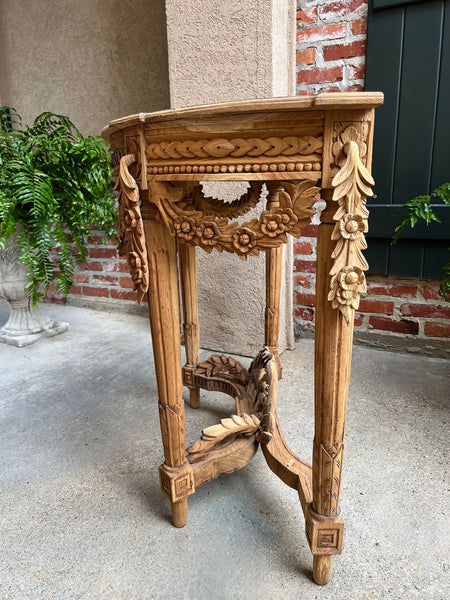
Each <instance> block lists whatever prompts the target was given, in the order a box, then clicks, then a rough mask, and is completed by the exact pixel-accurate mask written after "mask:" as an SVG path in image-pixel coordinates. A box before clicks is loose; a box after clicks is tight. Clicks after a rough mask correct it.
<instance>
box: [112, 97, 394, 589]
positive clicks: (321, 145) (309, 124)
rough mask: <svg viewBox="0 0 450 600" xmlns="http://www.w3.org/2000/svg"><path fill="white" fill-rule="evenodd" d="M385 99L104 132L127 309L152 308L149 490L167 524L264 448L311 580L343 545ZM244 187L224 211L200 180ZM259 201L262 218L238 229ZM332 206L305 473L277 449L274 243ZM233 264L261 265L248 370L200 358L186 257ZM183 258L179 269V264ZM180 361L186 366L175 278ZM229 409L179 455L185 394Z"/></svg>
mask: <svg viewBox="0 0 450 600" xmlns="http://www.w3.org/2000/svg"><path fill="white" fill-rule="evenodd" d="M382 102H383V96H382V94H380V93H336V94H329V93H327V94H320V95H318V96H314V97H296V98H277V99H271V100H255V101H244V102H233V103H227V104H217V105H212V106H202V107H192V108H186V109H180V110H169V111H163V112H158V113H152V114H138V115H133V116H129V117H125V118H123V119H118V120H116V121H113V122H112V123H110V125H109V126H108V127H107V128H106V129H105V130H104V132H103V135H104V137H105V138H106V139H109V141H110V142H111V146H112V149H113V151H114V157H115V163H116V165H117V169H116V176H117V184H116V185H117V189H118V192H119V204H120V223H121V231H120V233H121V235H123V236H124V237H125V238H126V240H125V247H126V250H125V251H126V253H127V256H128V263H129V266H130V272H131V277H132V279H133V282H134V287H135V290H136V291H137V296H138V301H139V302H142V301H143V300H144V298H146V297H147V299H148V305H149V313H150V325H151V333H152V340H153V352H154V359H155V369H156V376H157V383H158V395H159V410H160V422H161V433H162V441H163V446H164V463H163V464H162V465H161V467H160V469H159V472H160V482H161V489H162V491H163V493H164V494H165V495H166V496H167V497H168V498H169V500H170V502H171V507H172V520H173V523H174V525H175V526H177V527H182V526H184V525H185V524H186V521H187V498H188V496H190V495H191V494H193V493H194V492H195V489H196V488H198V487H199V486H200V485H203V484H204V483H206V482H208V481H209V480H211V479H213V478H215V477H218V476H220V475H222V474H225V473H231V472H232V471H234V470H235V469H238V468H240V467H242V466H244V465H245V464H246V463H247V462H248V461H249V460H251V458H252V457H253V456H254V454H255V452H256V450H257V448H258V446H259V445H261V447H262V451H263V453H264V456H265V458H266V461H267V464H268V465H269V467H270V469H271V470H272V471H273V472H274V473H275V474H276V475H278V477H280V478H281V479H282V480H283V481H284V482H285V483H286V484H287V485H288V486H290V487H292V488H294V489H296V490H298V494H299V497H300V502H301V507H302V509H303V513H304V516H305V523H306V537H307V540H308V543H309V545H310V548H311V552H312V553H313V555H314V567H313V574H314V579H315V581H316V582H317V583H319V584H325V583H327V582H328V581H329V580H330V576H331V558H332V555H333V554H339V553H340V552H341V548H342V537H343V527H344V524H343V521H342V519H341V515H340V512H339V492H340V486H341V475H342V460H343V454H344V425H345V416H346V404H347V395H348V386H349V375H350V362H351V352H352V336H353V318H354V311H355V309H357V308H358V304H359V296H360V294H361V293H364V292H365V291H366V283H365V276H364V271H365V270H366V269H367V268H368V266H367V263H366V261H365V259H364V257H363V254H362V250H363V249H364V248H365V247H366V242H365V239H364V233H365V232H366V231H367V217H368V212H367V210H366V208H365V203H366V197H367V196H371V195H372V191H371V186H372V185H373V180H372V177H371V175H370V166H371V151H372V137H373V123H374V108H375V107H377V106H378V105H380V104H381V103H382ZM230 180H231V181H236V180H245V181H248V182H249V187H248V190H247V193H245V194H244V195H243V196H241V197H240V198H238V199H236V200H235V201H234V202H231V203H227V202H223V201H222V200H219V199H215V198H208V197H206V196H205V195H204V194H203V191H202V186H201V183H200V182H201V181H230ZM263 183H265V184H266V186H267V189H268V192H269V193H268V197H267V201H266V206H265V210H264V211H263V212H262V214H261V215H260V217H259V219H251V220H248V221H247V222H244V223H243V224H241V225H238V223H237V222H236V218H237V217H239V216H242V215H245V214H246V213H247V212H248V211H249V210H250V209H251V208H252V207H254V206H256V204H257V203H258V202H259V201H260V192H261V187H262V184H263ZM319 191H320V193H321V196H322V198H323V199H324V200H326V202H327V206H326V209H325V210H324V211H323V212H322V215H321V225H320V226H319V233H318V240H317V283H316V333H315V436H314V443H313V463H312V467H311V465H309V464H308V463H307V462H305V461H303V460H301V459H300V458H298V457H297V456H296V455H295V454H294V453H293V452H292V451H291V450H290V449H289V447H288V445H287V444H286V441H285V439H284V437H283V434H282V431H281V427H280V424H279V421H278V418H277V414H276V409H275V407H276V401H277V388H278V380H279V378H280V376H281V362H280V357H279V353H278V330H279V301H280V288H281V266H282V252H283V244H284V243H285V242H286V241H287V235H293V236H295V237H300V235H301V229H302V227H304V226H306V225H307V224H309V223H310V219H311V217H312V215H313V210H312V205H313V203H314V201H315V196H316V194H317V193H318V192H319ZM196 246H197V247H199V248H201V249H202V250H205V251H206V252H209V253H212V256H211V260H214V258H213V255H214V252H216V251H220V252H222V251H225V252H232V253H235V254H237V255H238V256H240V257H241V258H243V259H247V257H250V260H255V258H254V257H257V256H258V255H259V253H260V252H261V251H262V252H265V255H266V313H265V347H264V348H263V349H262V350H261V352H260V353H259V354H258V356H257V357H256V358H255V359H254V361H253V363H252V365H251V366H250V368H249V369H248V370H247V369H245V368H244V367H243V366H242V365H241V364H240V363H238V362H236V361H235V360H234V359H233V358H231V357H226V356H223V355H222V356H218V355H213V356H211V357H210V358H209V359H208V360H207V361H204V362H199V327H198V309H197V281H196V263H195V247H196ZM177 254H178V257H179V272H178V267H177ZM179 279H180V281H181V290H182V300H183V315H184V319H183V326H184V338H185V344H186V357H187V364H186V365H184V366H183V367H182V366H181V350H180V310H179V295H178V280H179ZM183 383H184V385H186V386H187V387H188V388H189V389H190V404H191V406H192V407H194V408H195V407H198V406H199V402H200V396H199V389H200V388H203V389H206V390H218V391H221V392H225V393H226V394H229V395H230V396H231V397H232V398H234V400H235V405H236V406H235V411H234V415H232V416H231V417H230V418H228V419H223V420H222V421H221V423H219V424H218V425H214V426H212V427H208V428H206V429H204V430H203V432H202V437H201V439H200V440H199V441H198V442H196V443H195V444H193V445H192V446H191V447H189V448H187V449H186V448H185V424H184V403H183V399H182V384H183Z"/></svg>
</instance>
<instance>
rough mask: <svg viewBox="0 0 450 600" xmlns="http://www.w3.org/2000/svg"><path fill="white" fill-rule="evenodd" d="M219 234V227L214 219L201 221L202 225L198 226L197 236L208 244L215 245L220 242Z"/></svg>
mask: <svg viewBox="0 0 450 600" xmlns="http://www.w3.org/2000/svg"><path fill="white" fill-rule="evenodd" d="M219 235H220V231H219V228H218V227H217V225H216V224H215V223H214V222H213V221H207V222H206V223H200V225H199V226H198V227H197V236H198V237H199V238H200V239H201V241H202V243H203V244H204V245H206V246H215V245H216V244H217V242H218V238H219Z"/></svg>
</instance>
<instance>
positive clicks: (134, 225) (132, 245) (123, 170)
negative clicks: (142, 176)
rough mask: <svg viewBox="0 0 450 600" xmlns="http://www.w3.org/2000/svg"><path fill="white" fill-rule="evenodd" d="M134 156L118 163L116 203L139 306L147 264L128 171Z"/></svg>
mask: <svg viewBox="0 0 450 600" xmlns="http://www.w3.org/2000/svg"><path fill="white" fill-rule="evenodd" d="M135 160H136V159H135V156H134V154H126V155H125V156H122V158H121V159H120V161H119V177H118V179H117V182H116V186H115V189H116V190H118V201H119V232H118V233H119V236H120V238H121V240H122V244H123V243H124V240H125V237H126V244H125V246H126V254H127V261H128V265H129V268H130V275H131V279H132V280H133V289H134V290H135V291H136V292H137V299H138V302H139V304H141V302H142V300H143V299H144V296H145V294H146V292H147V290H148V284H149V276H148V261H147V250H146V246H145V235H144V227H143V223H142V217H141V208H140V199H139V188H138V185H137V183H136V180H135V179H134V178H133V177H132V175H131V174H130V171H129V170H128V167H129V166H130V165H131V164H133V163H134V162H135Z"/></svg>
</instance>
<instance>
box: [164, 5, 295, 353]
mask: <svg viewBox="0 0 450 600" xmlns="http://www.w3.org/2000/svg"><path fill="white" fill-rule="evenodd" d="M166 14H167V39H168V54H169V80H170V99H171V105H172V106H173V107H180V106H189V105H194V104H208V103H214V102H224V101H228V100H243V99H249V98H267V97H271V96H275V95H277V96H288V95H293V91H294V82H295V67H294V58H295V54H294V32H295V2H294V1H293V0H255V1H252V2H249V1H248V0H228V1H227V2H224V1H223V0H209V1H208V2H204V1H202V0H189V2H186V1H185V0H166ZM205 187H206V186H205ZM244 189H245V186H244ZM207 191H208V193H209V194H215V195H218V196H221V197H223V198H225V199H227V200H231V199H234V198H235V197H237V196H238V195H239V194H240V193H241V192H242V185H238V184H236V185H235V187H234V188H233V184H227V185H225V184H217V185H215V186H213V185H211V184H209V185H208V186H207ZM261 209H262V207H261V208H260V210H261ZM247 218H249V217H248V215H246V216H245V219H247ZM285 257H286V260H285V276H284V287H283V294H282V298H283V304H282V308H283V312H282V319H281V323H282V327H281V335H280V347H281V348H282V349H284V348H287V347H292V345H293V325H292V246H291V243H290V244H288V247H287V248H286V249H285ZM197 259H198V271H199V277H198V279H199V308H200V337H201V345H202V347H205V348H211V349H215V350H221V351H226V352H234V353H238V354H245V355H254V354H255V353H256V352H258V350H260V349H261V347H262V345H263V343H264V306H265V296H264V268H265V260H264V256H262V257H261V258H259V259H255V258H253V259H252V258H251V257H250V258H249V259H248V261H247V262H243V261H241V260H240V259H238V258H237V257H236V256H234V255H230V254H225V253H224V254H218V253H217V252H214V253H212V254H211V255H207V254H206V253H204V252H201V251H197Z"/></svg>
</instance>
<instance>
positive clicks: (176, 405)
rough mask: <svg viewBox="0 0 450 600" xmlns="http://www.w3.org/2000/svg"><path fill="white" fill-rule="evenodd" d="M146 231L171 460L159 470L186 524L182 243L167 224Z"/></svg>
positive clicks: (177, 520)
mask: <svg viewBox="0 0 450 600" xmlns="http://www.w3.org/2000/svg"><path fill="white" fill-rule="evenodd" d="M144 231H145V239H146V245H147V254H148V263H149V264H148V267H149V288H148V307H149V314H150V326H151V332H152V340H153V354H154V359H155V370H156V379H157V385H158V396H159V415H160V422H161V434H162V441H163V446H164V458H165V460H164V464H163V465H161V467H160V470H159V472H160V482H161V489H162V491H163V493H164V494H165V495H166V496H167V497H168V498H169V500H170V501H171V507H172V521H173V524H174V525H175V526H176V527H183V526H184V525H185V524H186V521H187V497H188V496H189V495H190V494H192V493H193V492H194V478H193V473H192V468H191V466H190V465H189V463H188V462H187V461H186V454H185V425H184V402H183V397H182V383H181V343H180V316H179V298H178V277H177V262H176V246H175V239H174V238H173V237H171V236H170V234H169V232H168V231H167V229H166V227H165V225H164V224H162V223H159V222H157V221H154V220H145V221H144Z"/></svg>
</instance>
